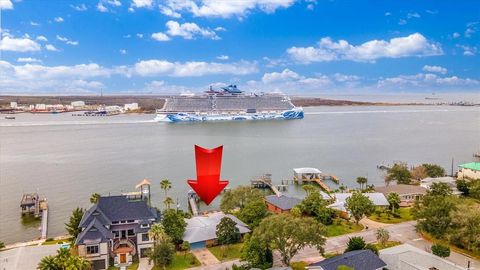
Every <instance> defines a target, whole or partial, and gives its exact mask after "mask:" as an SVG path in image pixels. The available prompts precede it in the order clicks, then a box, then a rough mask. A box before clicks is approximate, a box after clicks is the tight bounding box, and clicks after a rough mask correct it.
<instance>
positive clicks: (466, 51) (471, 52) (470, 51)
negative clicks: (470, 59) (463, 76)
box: [457, 44, 478, 56]
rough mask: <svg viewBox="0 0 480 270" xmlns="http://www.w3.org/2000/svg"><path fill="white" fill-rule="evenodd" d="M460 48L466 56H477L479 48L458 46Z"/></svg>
mask: <svg viewBox="0 0 480 270" xmlns="http://www.w3.org/2000/svg"><path fill="white" fill-rule="evenodd" d="M457 47H458V48H461V49H462V50H463V55H465V56H475V55H476V54H477V51H478V49H477V47H473V46H466V45H459V44H457Z"/></svg>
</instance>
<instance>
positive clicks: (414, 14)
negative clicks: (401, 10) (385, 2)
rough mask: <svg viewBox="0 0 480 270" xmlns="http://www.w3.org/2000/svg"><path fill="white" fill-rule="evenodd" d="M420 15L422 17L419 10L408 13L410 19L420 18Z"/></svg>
mask: <svg viewBox="0 0 480 270" xmlns="http://www.w3.org/2000/svg"><path fill="white" fill-rule="evenodd" d="M420 17H421V16H420V14H418V13H417V12H409V13H408V14H407V18H409V19H412V18H420Z"/></svg>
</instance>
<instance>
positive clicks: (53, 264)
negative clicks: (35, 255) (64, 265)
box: [37, 255, 61, 270]
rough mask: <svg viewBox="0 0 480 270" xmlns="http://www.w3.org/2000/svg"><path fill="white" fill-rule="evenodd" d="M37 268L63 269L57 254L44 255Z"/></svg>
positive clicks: (43, 269) (44, 269) (42, 269)
mask: <svg viewBox="0 0 480 270" xmlns="http://www.w3.org/2000/svg"><path fill="white" fill-rule="evenodd" d="M37 269H39V270H61V268H60V265H58V263H57V260H56V257H55V256H52V255H50V256H46V257H43V258H42V259H41V260H40V262H39V263H38V267H37Z"/></svg>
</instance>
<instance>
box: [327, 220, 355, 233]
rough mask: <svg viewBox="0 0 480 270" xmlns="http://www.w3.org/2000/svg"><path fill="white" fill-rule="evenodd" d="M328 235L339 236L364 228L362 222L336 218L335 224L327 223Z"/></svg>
mask: <svg viewBox="0 0 480 270" xmlns="http://www.w3.org/2000/svg"><path fill="white" fill-rule="evenodd" d="M326 227H327V234H326V236H327V237H333V236H338V235H342V234H347V233H353V232H358V231H361V230H363V225H362V224H356V223H354V222H349V221H347V220H345V219H341V218H338V219H335V220H333V224H331V225H327V226H326Z"/></svg>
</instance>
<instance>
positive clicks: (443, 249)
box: [432, 244, 450, 258]
mask: <svg viewBox="0 0 480 270" xmlns="http://www.w3.org/2000/svg"><path fill="white" fill-rule="evenodd" d="M432 253H433V254H435V255H437V256H438V257H442V258H445V257H448V256H450V247H448V246H444V245H442V244H434V245H432Z"/></svg>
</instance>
